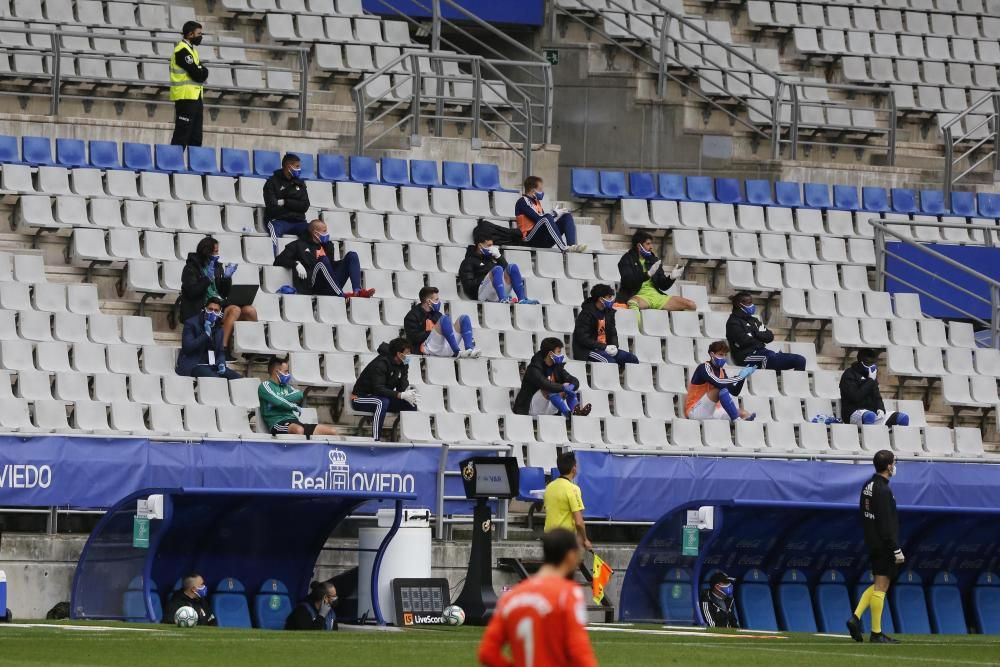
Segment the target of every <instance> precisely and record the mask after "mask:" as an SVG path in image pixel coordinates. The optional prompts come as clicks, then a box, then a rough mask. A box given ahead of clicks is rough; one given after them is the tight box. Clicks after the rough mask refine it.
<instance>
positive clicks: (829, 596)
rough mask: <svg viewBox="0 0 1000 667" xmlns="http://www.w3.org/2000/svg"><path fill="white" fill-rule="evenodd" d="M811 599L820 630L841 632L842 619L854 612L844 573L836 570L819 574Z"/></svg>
mask: <svg viewBox="0 0 1000 667" xmlns="http://www.w3.org/2000/svg"><path fill="white" fill-rule="evenodd" d="M813 599H814V600H815V605H814V607H815V608H816V614H817V620H818V621H819V629H820V632H842V628H843V627H844V621H845V620H846V619H847V618H850V616H851V614H852V613H853V612H854V608H853V607H851V599H850V596H848V594H847V580H846V579H844V575H843V574H841V573H840V572H838V571H837V570H827V571H826V572H824V573H823V574H822V575H820V578H819V581H818V582H817V583H816V588H815V590H814V592H813Z"/></svg>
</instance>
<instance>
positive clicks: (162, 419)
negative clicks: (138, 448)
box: [112, 404, 204, 436]
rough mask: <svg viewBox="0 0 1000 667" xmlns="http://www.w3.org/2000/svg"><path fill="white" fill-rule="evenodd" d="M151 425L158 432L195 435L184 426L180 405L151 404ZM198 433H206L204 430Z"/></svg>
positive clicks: (151, 428)
mask: <svg viewBox="0 0 1000 667" xmlns="http://www.w3.org/2000/svg"><path fill="white" fill-rule="evenodd" d="M113 410H114V408H112V414H114V413H113ZM149 425H150V430H152V431H155V432H157V433H163V434H167V435H178V436H192V435H195V433H191V432H189V431H187V430H186V429H185V428H184V418H183V415H182V414H181V406H179V405H166V404H164V405H151V406H149ZM198 435H204V432H202V433H199V434H198Z"/></svg>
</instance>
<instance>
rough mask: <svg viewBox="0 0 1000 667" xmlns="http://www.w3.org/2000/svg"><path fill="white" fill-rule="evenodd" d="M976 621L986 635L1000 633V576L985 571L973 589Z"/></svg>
mask: <svg viewBox="0 0 1000 667" xmlns="http://www.w3.org/2000/svg"><path fill="white" fill-rule="evenodd" d="M972 606H973V609H975V613H976V623H977V624H978V625H979V631H980V632H981V633H983V634H984V635H1000V577H998V576H997V575H995V574H993V573H992V572H983V573H982V574H981V575H979V578H978V579H977V580H976V587H975V588H973V589H972Z"/></svg>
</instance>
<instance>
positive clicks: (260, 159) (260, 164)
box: [253, 149, 281, 178]
mask: <svg viewBox="0 0 1000 667" xmlns="http://www.w3.org/2000/svg"><path fill="white" fill-rule="evenodd" d="M279 169H281V154H280V153H278V152H277V151H261V150H256V149H255V150H254V152H253V173H254V174H255V175H257V176H263V177H264V178H268V177H270V176H271V175H272V174H273V173H274V172H276V171H278V170H279Z"/></svg>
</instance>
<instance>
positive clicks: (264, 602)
mask: <svg viewBox="0 0 1000 667" xmlns="http://www.w3.org/2000/svg"><path fill="white" fill-rule="evenodd" d="M291 613H292V599H291V598H290V597H289V596H288V588H287V587H286V586H285V585H284V584H283V583H281V582H280V581H278V580H277V579H268V580H267V581H265V582H264V583H263V584H261V586H260V590H259V591H258V592H257V595H255V596H254V599H253V615H254V619H255V620H256V621H257V627H258V628H261V629H262V630H283V629H284V628H285V620H286V619H287V618H288V615H289V614H291ZM220 625H221V622H220Z"/></svg>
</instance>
